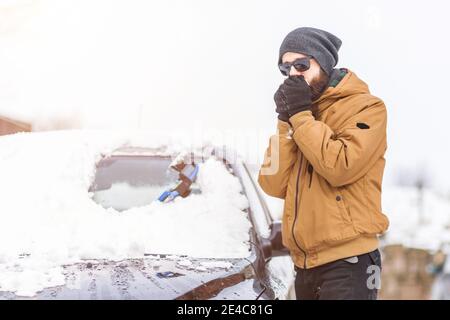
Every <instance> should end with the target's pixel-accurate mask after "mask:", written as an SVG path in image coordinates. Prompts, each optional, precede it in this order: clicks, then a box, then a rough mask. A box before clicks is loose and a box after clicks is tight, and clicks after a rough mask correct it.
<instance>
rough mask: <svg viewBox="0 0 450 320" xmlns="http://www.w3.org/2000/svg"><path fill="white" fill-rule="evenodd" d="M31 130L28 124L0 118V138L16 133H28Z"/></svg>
mask: <svg viewBox="0 0 450 320" xmlns="http://www.w3.org/2000/svg"><path fill="white" fill-rule="evenodd" d="M31 129H32V126H31V124H30V123H26V122H22V121H18V120H14V119H9V118H6V117H2V116H0V136H2V135H5V134H12V133H17V132H30V131H31Z"/></svg>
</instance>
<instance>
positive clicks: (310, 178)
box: [308, 163, 314, 189]
mask: <svg viewBox="0 0 450 320" xmlns="http://www.w3.org/2000/svg"><path fill="white" fill-rule="evenodd" d="M313 174H314V167H313V166H312V165H311V163H308V177H309V183H308V188H309V189H311V185H312V180H313Z"/></svg>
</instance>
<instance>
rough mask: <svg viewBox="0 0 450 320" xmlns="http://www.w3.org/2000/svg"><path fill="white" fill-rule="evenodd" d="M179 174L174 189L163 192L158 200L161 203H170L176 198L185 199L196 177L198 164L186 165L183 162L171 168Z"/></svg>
mask: <svg viewBox="0 0 450 320" xmlns="http://www.w3.org/2000/svg"><path fill="white" fill-rule="evenodd" d="M171 168H172V169H174V170H176V171H178V172H179V177H178V183H177V184H176V186H175V187H174V188H171V189H169V190H166V191H164V192H163V193H162V194H161V195H160V196H159V198H158V200H159V201H161V202H170V201H172V200H173V199H175V198H176V197H178V196H181V197H183V198H186V197H187V196H188V195H189V194H190V193H191V189H190V187H191V185H192V183H193V182H194V181H195V179H196V178H197V175H198V170H199V166H198V164H194V163H192V164H186V163H184V162H181V163H178V164H176V165H174V166H171Z"/></svg>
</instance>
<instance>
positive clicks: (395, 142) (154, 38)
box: [0, 0, 450, 192]
mask: <svg viewBox="0 0 450 320" xmlns="http://www.w3.org/2000/svg"><path fill="white" fill-rule="evenodd" d="M449 9H450V5H449V4H448V2H447V1H440V0H434V1H426V2H424V1H387V0H383V1H380V0H378V1H356V0H347V1H345V0H343V1H339V2H337V1H298V0H297V1H287V0H285V1H253V0H252V1H237V0H227V1H216V0H215V1H212V0H209V1H206V0H198V1H193V0H191V1H181V0H166V1H138V0H127V1H124V0H117V1H113V0H107V1H106V0H105V1H100V0H89V1H86V0H77V1H64V0H35V1H32V0H0V114H5V115H12V116H18V117H20V118H23V119H27V118H28V119H33V120H34V121H37V120H39V121H40V122H41V123H42V122H45V121H44V120H45V119H54V118H60V119H61V118H67V119H70V120H69V121H71V122H72V125H73V126H83V127H90V128H123V127H132V128H136V127H139V125H140V126H141V128H164V129H168V128H178V129H181V128H188V127H191V126H193V127H194V128H196V129H198V128H204V129H208V128H214V129H216V130H232V129H234V130H237V132H240V131H239V130H241V131H243V130H252V131H255V132H263V133H264V134H263V136H265V134H269V133H270V132H273V130H274V128H275V119H276V114H275V112H274V103H273V100H272V97H273V93H274V91H275V90H276V88H277V87H278V85H279V83H280V82H281V81H282V77H281V75H280V74H279V72H278V70H277V67H276V61H277V52H278V48H279V45H280V43H281V41H282V39H283V38H284V36H285V35H286V34H287V33H288V32H289V31H291V30H292V29H294V28H296V27H299V26H313V27H318V28H323V29H326V30H328V31H330V32H332V33H334V34H336V35H337V36H339V37H340V38H341V39H342V40H343V46H342V48H341V51H340V62H339V64H338V67H347V68H349V69H351V70H352V71H354V72H356V73H357V75H358V76H360V77H361V78H362V79H363V80H365V81H366V82H367V83H368V84H369V87H370V89H371V91H372V93H374V94H375V95H377V96H379V97H381V98H382V99H383V100H384V101H385V103H386V105H387V107H388V116H389V119H388V121H389V124H388V125H389V132H388V134H389V138H388V139H389V140H388V144H389V147H388V148H389V149H388V153H387V155H386V159H387V168H386V175H385V182H388V183H392V182H395V180H396V177H397V175H398V172H399V171H402V172H409V173H410V174H411V175H412V176H414V175H415V174H416V173H415V172H416V171H415V170H416V169H417V168H419V167H422V166H426V167H427V168H428V169H427V170H428V172H429V173H430V174H431V176H432V182H433V184H434V186H435V187H436V188H441V189H442V188H443V187H444V188H445V189H444V190H446V191H449V192H450V181H449V180H448V179H447V177H449V178H450V167H449V166H448V165H447V163H448V162H450V152H449V150H448V145H449V144H448V141H450V133H449V131H448V129H447V128H448V117H449V115H450V110H449V107H450V106H449V103H448V102H447V99H446V95H445V92H446V89H447V88H446V84H447V79H446V76H447V74H450V72H449V71H450V62H449V59H448V57H447V56H448V52H449V45H448V42H447V40H445V39H446V38H447V37H446V32H445V30H450V22H449V19H448V17H447V15H448V12H449V11H450V10H449ZM139 115H140V116H141V117H140V118H141V120H140V121H139V120H138V119H139ZM265 142H266V139H265V140H264V144H265ZM263 147H265V146H264V145H261V146H260V148H263ZM262 151H263V150H261V152H262Z"/></svg>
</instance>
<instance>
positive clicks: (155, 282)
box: [0, 131, 294, 299]
mask: <svg viewBox="0 0 450 320" xmlns="http://www.w3.org/2000/svg"><path fill="white" fill-rule="evenodd" d="M168 143H170V142H166V145H164V143H163V142H161V141H159V142H158V143H155V144H153V145H151V144H148V143H147V144H144V146H142V144H141V145H140V146H139V144H133V143H131V142H130V141H128V140H127V141H125V140H124V139H122V138H121V137H111V136H110V135H105V134H92V133H86V132H83V131H81V132H78V131H73V132H53V133H45V134H44V133H39V134H37V133H32V134H19V135H14V136H10V137H8V138H2V139H0V165H1V168H0V171H1V173H2V175H3V177H5V179H4V182H3V183H0V191H1V192H3V194H5V193H6V194H8V197H7V199H8V200H6V201H4V202H3V203H2V204H1V205H0V206H1V208H0V209H2V210H0V212H2V221H5V222H6V223H5V224H3V226H4V227H3V229H2V230H0V231H5V233H4V234H3V237H4V238H7V237H10V239H11V237H12V240H14V246H12V247H10V248H7V247H6V246H3V248H2V249H1V251H0V299H23V298H25V299H29V298H31V299H288V298H292V294H293V293H292V291H293V290H292V289H293V281H294V272H293V265H292V262H291V259H290V257H289V255H288V252H287V251H286V250H285V248H284V247H283V246H282V244H281V222H280V221H279V220H278V219H277V218H274V215H273V214H272V213H271V212H270V209H269V202H268V201H266V198H265V196H264V195H263V193H262V191H261V190H260V189H259V187H258V185H257V182H256V181H255V173H254V172H252V170H251V169H250V168H249V166H248V165H246V163H244V162H243V161H242V160H239V158H238V157H235V154H234V153H233V152H230V151H229V149H227V148H226V147H220V148H218V147H214V148H207V149H206V148H204V147H202V148H201V152H199V151H198V150H200V149H198V148H197V149H196V151H195V152H194V151H192V152H186V150H183V151H180V150H177V149H176V148H171V147H170V146H168V145H167V144H168ZM205 150H207V151H205ZM230 154H233V157H232V156H230ZM180 156H181V159H183V160H182V162H183V161H185V159H187V157H189V161H188V162H186V163H188V164H190V165H192V166H196V168H197V169H198V171H197V172H196V176H195V178H194V177H191V178H192V181H189V184H188V189H189V190H188V191H187V192H186V193H185V194H183V195H178V196H177V197H174V198H173V199H169V200H170V201H167V200H165V201H162V200H161V199H162V198H161V195H163V194H164V192H167V191H169V192H170V191H173V190H175V188H176V187H178V186H179V185H180V181H181V182H182V179H181V178H182V177H183V175H182V174H181V171H180V172H177V171H175V170H171V169H170V168H172V169H173V167H174V163H175V164H176V163H177V161H178V163H180ZM191 173H192V171H191ZM18 174H20V180H21V181H20V182H19V181H18V179H17V175H18ZM185 191H186V190H185ZM3 240H4V239H2V236H0V241H3ZM2 243H5V242H2Z"/></svg>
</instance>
